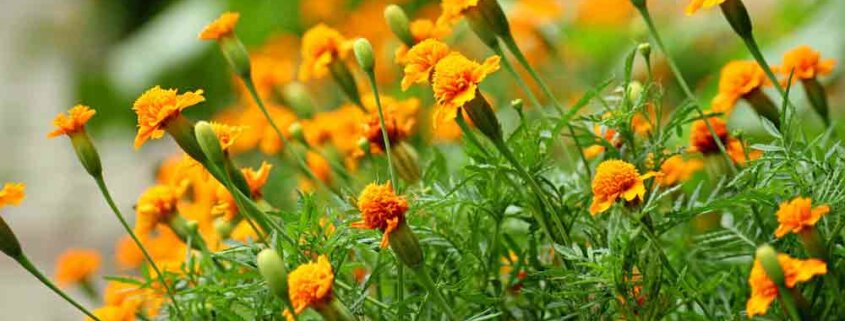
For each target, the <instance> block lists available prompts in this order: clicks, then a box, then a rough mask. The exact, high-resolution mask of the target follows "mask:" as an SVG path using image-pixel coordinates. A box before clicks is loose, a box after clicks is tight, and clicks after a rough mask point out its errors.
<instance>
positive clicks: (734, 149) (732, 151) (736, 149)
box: [725, 138, 763, 165]
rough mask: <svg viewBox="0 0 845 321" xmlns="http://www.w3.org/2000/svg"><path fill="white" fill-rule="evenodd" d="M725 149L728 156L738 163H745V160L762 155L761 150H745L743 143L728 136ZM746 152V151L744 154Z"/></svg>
mask: <svg viewBox="0 0 845 321" xmlns="http://www.w3.org/2000/svg"><path fill="white" fill-rule="evenodd" d="M725 151H726V152H727V153H728V156H730V157H731V159H732V160H733V161H734V163H736V164H738V165H745V163H746V162H748V161H752V160H755V159H758V158H760V156H763V151H760V150H751V151H747V149H746V146H745V144H744V143H743V142H742V141H740V140H739V139H736V138H729V139H728V144H727V146H725ZM746 153H748V154H747V155H746Z"/></svg>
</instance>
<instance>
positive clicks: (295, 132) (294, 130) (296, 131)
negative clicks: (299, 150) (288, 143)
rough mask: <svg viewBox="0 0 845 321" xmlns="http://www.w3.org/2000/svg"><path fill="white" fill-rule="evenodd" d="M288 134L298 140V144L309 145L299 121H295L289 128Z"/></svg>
mask: <svg viewBox="0 0 845 321" xmlns="http://www.w3.org/2000/svg"><path fill="white" fill-rule="evenodd" d="M288 133H290V136H291V137H293V138H294V139H296V140H297V141H298V142H300V143H302V144H305V145H307V144H308V141H306V140H305V134H304V133H303V132H302V124H301V123H300V122H298V121H295V122H293V123H291V124H290V126H288Z"/></svg>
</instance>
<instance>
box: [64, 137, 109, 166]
mask: <svg viewBox="0 0 845 321" xmlns="http://www.w3.org/2000/svg"><path fill="white" fill-rule="evenodd" d="M70 143H71V145H73V150H74V151H75V152H76V157H77V158H79V162H80V163H82V167H85V171H87V172H88V174H90V175H91V176H94V177H101V176H102V175H103V165H102V164H101V163H100V154H99V153H97V148H96V147H94V143H92V142H91V138H90V137H88V133H86V132H85V131H84V130H82V131H79V132H76V133H73V134H70Z"/></svg>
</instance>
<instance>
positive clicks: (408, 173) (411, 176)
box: [367, 141, 422, 184]
mask: <svg viewBox="0 0 845 321" xmlns="http://www.w3.org/2000/svg"><path fill="white" fill-rule="evenodd" d="M367 145H369V144H367ZM391 153H392V154H393V155H392V156H393V157H392V158H391V159H390V160H391V161H392V163H393V167H394V168H395V169H396V173H397V174H399V177H401V178H402V179H403V180H405V182H407V183H408V184H414V183H416V182H419V181H420V177H421V176H422V174H421V173H422V171H421V170H420V157H419V156H418V155H417V151H416V150H414V147H413V146H411V145H410V144H408V143H406V142H404V141H400V142H399V144H397V145H395V146H393V148H392V149H391Z"/></svg>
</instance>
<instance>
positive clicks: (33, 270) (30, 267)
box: [13, 254, 101, 321]
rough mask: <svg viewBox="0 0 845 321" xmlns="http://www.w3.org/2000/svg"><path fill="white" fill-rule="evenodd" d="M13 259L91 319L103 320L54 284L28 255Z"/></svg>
mask: <svg viewBox="0 0 845 321" xmlns="http://www.w3.org/2000/svg"><path fill="white" fill-rule="evenodd" d="M13 259H15V261H18V264H20V265H21V267H23V268H24V269H25V270H27V271H28V272H29V273H30V274H32V276H34V277H35V278H36V279H38V281H41V283H43V284H44V285H45V286H47V288H49V289H50V290H52V291H53V292H55V293H56V294H58V295H59V296H60V297H62V299H65V301H67V302H68V303H70V304H71V305H73V306H74V307H75V308H76V309H78V310H79V311H81V312H82V313H85V315H87V316H88V317H89V318H91V319H94V320H96V321H101V320H100V318H98V317H97V316H96V315H94V313H91V311H88V309H86V308H85V307H83V306H82V305H81V304H79V303H78V302H76V300H74V299H73V298H71V297H70V296H68V295H67V294H66V293H65V292H64V291H62V290H61V289H59V288H58V287H57V286H56V285H55V284H53V282H52V281H50V279H48V278H47V277H46V276H44V274H43V273H41V271H39V270H38V268H36V267H35V265H33V264H32V262H31V261H30V260H29V258H28V257H26V255H23V254H21V255H20V256H18V257H14V258H13Z"/></svg>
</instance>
